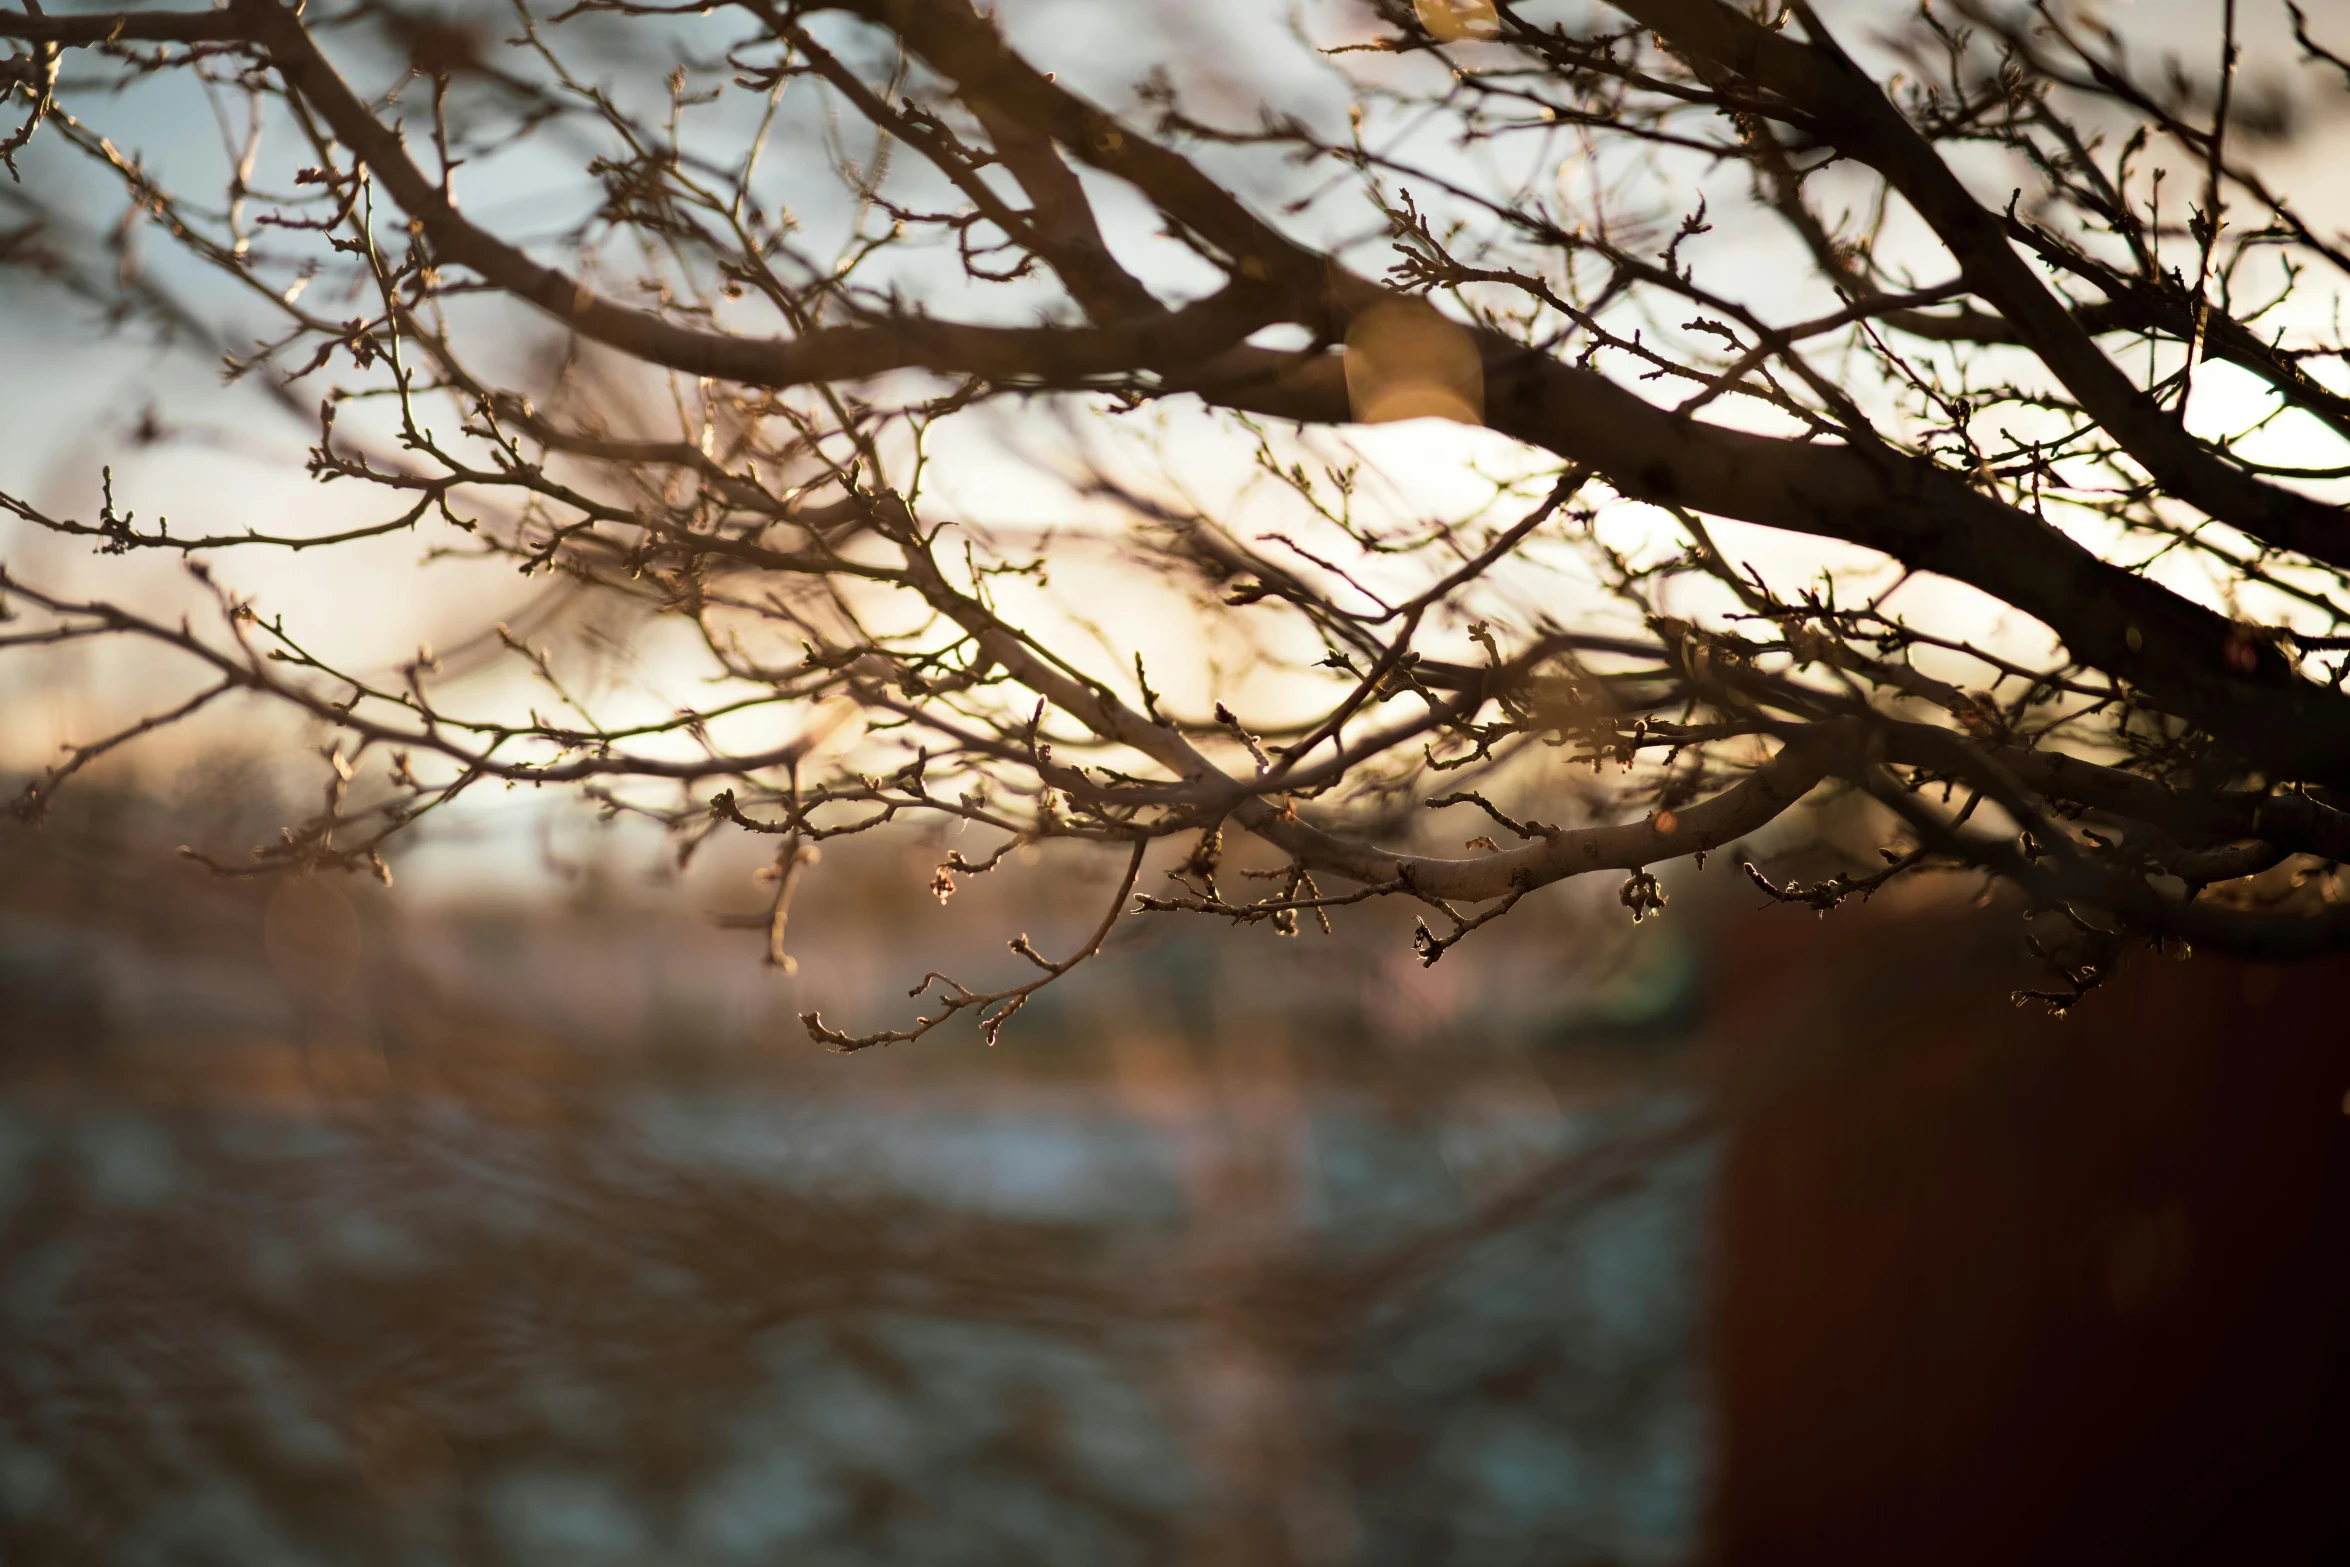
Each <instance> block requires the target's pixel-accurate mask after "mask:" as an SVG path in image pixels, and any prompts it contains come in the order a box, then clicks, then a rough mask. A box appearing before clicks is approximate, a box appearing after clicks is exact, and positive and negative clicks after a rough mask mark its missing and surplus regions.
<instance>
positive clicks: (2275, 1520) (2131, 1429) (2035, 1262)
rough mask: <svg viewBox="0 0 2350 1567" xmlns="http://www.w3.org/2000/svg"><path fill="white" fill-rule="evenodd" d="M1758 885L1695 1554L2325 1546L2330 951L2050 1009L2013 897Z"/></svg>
mask: <svg viewBox="0 0 2350 1567" xmlns="http://www.w3.org/2000/svg"><path fill="white" fill-rule="evenodd" d="M1771 913H1772V915H1775V916H1776V917H1769V916H1765V917H1761V918H1758V919H1757V920H1756V921H1755V922H1754V923H1753V924H1752V925H1750V926H1748V927H1747V928H1745V929H1744V930H1742V931H1741V932H1739V933H1738V935H1737V936H1736V937H1735V938H1731V939H1725V940H1724V942H1723V944H1722V945H1723V952H1724V961H1725V972H1724V973H1723V974H1722V976H1721V982H1722V984H1723V986H1724V988H1725V990H1726V991H1727V992H1728V993H1730V994H1733V995H1739V996H1742V997H1744V998H1745V1004H1744V1006H1742V1007H1741V1008H1740V1010H1741V1011H1744V1012H1745V1013H1746V1014H1747V1016H1748V1017H1750V1018H1757V1019H1763V1020H1766V1021H1764V1022H1763V1023H1761V1024H1760V1025H1759V1026H1756V1027H1754V1028H1752V1029H1750V1030H1748V1031H1747V1032H1746V1033H1744V1034H1743V1035H1742V1037H1740V1039H1739V1040H1738V1041H1737V1043H1736V1045H1735V1046H1734V1047H1732V1050H1731V1060H1730V1063H1729V1064H1730V1067H1731V1076H1732V1080H1733V1081H1744V1082H1745V1083H1746V1084H1747V1086H1748V1088H1749V1089H1751V1090H1752V1091H1753V1092H1754V1093H1755V1094H1756V1097H1757V1103H1756V1106H1755V1108H1754V1109H1753V1110H1752V1111H1751V1113H1750V1114H1748V1115H1747V1116H1746V1117H1745V1118H1744V1120H1743V1122H1742V1125H1741V1128H1740V1130H1739V1131H1738V1132H1737V1133H1736V1134H1735V1135H1734V1136H1733V1137H1732V1138H1731V1139H1730V1141H1729V1143H1728V1145H1727V1147H1726V1149H1725V1153H1724V1162H1723V1167H1722V1169H1723V1181H1722V1188H1721V1192H1720V1194H1719V1203H1720V1207H1719V1209H1718V1212H1719V1214H1720V1225H1721V1229H1720V1235H1719V1244H1718V1254H1717V1267H1718V1270H1719V1272H1718V1276H1717V1279H1716V1290H1717V1304H1716V1310H1715V1314H1714V1326H1713V1333H1714V1346H1715V1348H1714V1353H1715V1359H1716V1367H1715V1370H1716V1376H1717V1378H1718V1381H1717V1387H1718V1388H1719V1390H1720V1397H1721V1405H1722V1407H1721V1412H1720V1418H1721V1422H1722V1423H1721V1432H1722V1442H1723V1453H1722V1469H1721V1474H1720V1488H1719V1491H1718V1493H1717V1496H1716V1500H1715V1513H1714V1518H1713V1523H1712V1534H1713V1538H1714V1544H1715V1549H1716V1551H1717V1553H1718V1556H1719V1558H1720V1559H1721V1560H1724V1561H1731V1562H1737V1563H1741V1564H1746V1563H1755V1564H1770V1563H1779V1562H1787V1563H1797V1562H1801V1563H1804V1564H1806V1567H1835V1564H1839V1563H1854V1564H1858V1563H1871V1564H1877V1563H1887V1562H1903V1563H1941V1562H1951V1563H1957V1562H1985V1561H2000V1562H2011V1563H2012V1562H2065V1563H2068V1564H2072V1567H2093V1564H2097V1563H2106V1562H2131V1563H2163V1562H2181V1563H2184V1562H2190V1561H2192V1562H2222V1561H2247V1562H2249V1561H2260V1562H2269V1563H2277V1562H2344V1561H2350V1338H2346V1336H2345V1326H2346V1324H2350V1316H2346V1313H2345V1306H2346V1304H2350V1118H2346V1117H2345V1100H2344V1090H2345V1088H2350V1018H2346V1015H2345V1013H2346V1009H2345V999H2346V998H2350V963H2346V962H2343V961H2341V960H2333V961H2329V962H2327V963H2323V964H2318V965H2311V966H2303V967H2297V968H2282V969H2279V968H2267V967H2258V966H2251V965H2245V964H2238V963H2233V962H2229V961H2224V960H2219V959H2212V958H2197V959H2195V960H2193V961H2191V962H2186V963H2178V962H2168V961H2161V960H2158V959H2154V958H2151V957H2148V958H2145V959H2143V960H2142V961H2139V962H2137V963H2135V964H2134V965H2133V966H2131V967H2130V968H2129V969H2127V970H2126V971H2125V972H2124V973H2123V974H2122V975H2121V977H2120V978H2119V979H2118V980H2117V981H2116V982H2115V983H2113V984H2112V985H2111V986H2110V987H2109V988H2108V989H2107V990H2105V991H2103V992H2101V993H2098V994H2096V995H2093V996H2092V997H2091V998H2089V999H2088V1000H2087V1001H2086V1002H2083V1003H2082V1004H2080V1005H2079V1006H2078V1007H2077V1008H2076V1009H2075V1011H2074V1014H2073V1015H2072V1016H2071V1017H2069V1018H2066V1019H2062V1020H2058V1019H2053V1018H2049V1017H2046V1016H2044V1015H2041V1014H2039V1013H2038V1011H2037V1010H2036V1009H2034V1010H2031V1011H2023V1010H2015V1009H2012V1008H2011V1007H2010V1006H2009V1005H2008V1004H2007V1003H2006V1001H2005V1000H2004V999H2003V997H2004V995H2005V991H2006V988H2007V987H2006V984H2004V983H2003V982H2002V977H2003V976H2002V975H2001V973H2000V972H1999V970H2000V967H2001V960H2002V956H2003V954H2006V953H2011V952H2012V950H2013V945H2012V944H2013V934H2012V928H2011V929H2010V930H2009V931H2007V932H2006V933H2004V937H2003V936H2002V933H2001V932H1999V931H1997V930H1996V929H1987V930H1977V929H1976V928H1974V927H1972V926H1967V925H1960V924H1953V923H1951V922H1950V921H1948V920H1944V919H1918V920H1910V921H1901V920H1887V919H1883V918H1864V919H1861V920H1854V919H1852V917H1851V916H1850V915H1844V914H1840V915H1838V916H1837V917H1836V918H1834V919H1831V920H1829V921H1827V922H1825V923H1822V922H1819V921H1815V920H1813V919H1811V918H1809V917H1806V916H1804V915H1802V914H1800V913H1798V912H1796V911H1792V910H1776V911H1771ZM1823 940H1824V941H1825V944H1826V949H1825V950H1824V951H1823V950H1821V947H1820V945H1819V944H1821V943H1822V942H1823ZM1807 956H1808V959H1809V961H1802V960H1803V959H1804V958H1806V957H1807ZM1731 970H1736V971H1741V972H1732V971H1731ZM1765 1062H1774V1063H1777V1068H1776V1069H1775V1070H1774V1071H1773V1075H1772V1076H1771V1077H1770V1078H1769V1079H1768V1080H1761V1079H1758V1078H1757V1077H1756V1072H1757V1071H1758V1070H1759V1065H1760V1064H1761V1063H1765ZM1791 1062H1792V1063H1801V1065H1800V1069H1799V1070H1797V1071H1795V1072H1794V1074H1793V1075H1792V1076H1789V1075H1786V1073H1785V1071H1784V1068H1785V1066H1786V1064H1787V1063H1791ZM1741 1074H1743V1078H1742V1077H1741Z"/></svg>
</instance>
